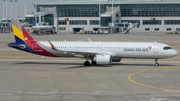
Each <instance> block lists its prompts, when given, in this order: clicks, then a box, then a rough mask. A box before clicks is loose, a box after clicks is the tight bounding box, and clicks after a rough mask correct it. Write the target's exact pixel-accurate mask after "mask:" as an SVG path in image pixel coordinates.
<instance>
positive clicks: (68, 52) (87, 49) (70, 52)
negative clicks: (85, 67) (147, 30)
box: [39, 41, 177, 59]
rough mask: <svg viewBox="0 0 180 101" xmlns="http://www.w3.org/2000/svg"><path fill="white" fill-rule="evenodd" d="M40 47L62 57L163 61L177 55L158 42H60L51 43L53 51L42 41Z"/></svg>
mask: <svg viewBox="0 0 180 101" xmlns="http://www.w3.org/2000/svg"><path fill="white" fill-rule="evenodd" d="M39 43H40V46H41V47H43V48H44V49H46V50H47V51H49V52H51V53H53V54H55V55H57V56H60V57H73V56H76V57H78V56H80V55H83V54H84V53H86V54H88V53H95V54H108V55H111V56H112V57H113V58H116V57H117V58H144V59H161V58H169V57H173V56H175V55H177V52H176V51H175V50H173V49H164V47H169V46H168V45H166V44H162V43H156V42H62V41H61V42H60V41H59V42H58V41H52V42H51V43H52V44H53V45H54V47H55V48H56V49H57V50H52V48H51V46H50V44H49V42H48V41H40V42H39ZM39 51H40V50H39Z"/></svg>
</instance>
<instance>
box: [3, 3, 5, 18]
mask: <svg viewBox="0 0 180 101" xmlns="http://www.w3.org/2000/svg"><path fill="white" fill-rule="evenodd" d="M4 1H5V0H3V18H5V14H4V11H5V8H4V7H5V6H4Z"/></svg>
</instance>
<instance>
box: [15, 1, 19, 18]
mask: <svg viewBox="0 0 180 101" xmlns="http://www.w3.org/2000/svg"><path fill="white" fill-rule="evenodd" d="M14 2H15V3H16V12H15V13H16V14H15V15H16V16H15V18H18V17H17V2H18V0H14Z"/></svg>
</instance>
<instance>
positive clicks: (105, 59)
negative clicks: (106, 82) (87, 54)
mask: <svg viewBox="0 0 180 101" xmlns="http://www.w3.org/2000/svg"><path fill="white" fill-rule="evenodd" d="M94 61H95V62H96V64H103V65H106V64H111V55H96V56H95V57H94Z"/></svg>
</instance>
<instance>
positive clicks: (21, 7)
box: [0, 0, 61, 19]
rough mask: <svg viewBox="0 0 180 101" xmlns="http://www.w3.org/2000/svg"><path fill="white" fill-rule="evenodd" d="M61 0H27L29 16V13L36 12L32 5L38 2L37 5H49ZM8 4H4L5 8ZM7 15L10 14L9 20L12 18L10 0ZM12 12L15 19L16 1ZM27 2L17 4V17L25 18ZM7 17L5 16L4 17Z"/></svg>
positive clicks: (0, 0) (0, 1) (0, 3)
mask: <svg viewBox="0 0 180 101" xmlns="http://www.w3.org/2000/svg"><path fill="white" fill-rule="evenodd" d="M60 1H61V0H26V12H27V14H29V13H32V12H34V11H35V10H34V6H33V5H32V4H34V3H35V2H37V3H48V2H60ZM5 5H6V3H5V2H4V8H6V6H5ZM7 5H8V6H7V8H8V9H7V10H8V11H7V12H8V13H7V14H8V18H11V14H10V13H11V10H10V9H11V2H10V0H8V3H7ZM12 5H13V6H12V9H13V10H12V11H13V13H12V16H13V18H14V17H15V12H16V11H15V2H14V0H13V2H12ZM24 5H25V0H18V2H17V16H19V17H21V18H22V17H24V14H25V6H24ZM3 10H4V9H3V0H0V19H1V18H3ZM5 15H6V12H5ZM4 17H5V16H4Z"/></svg>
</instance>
